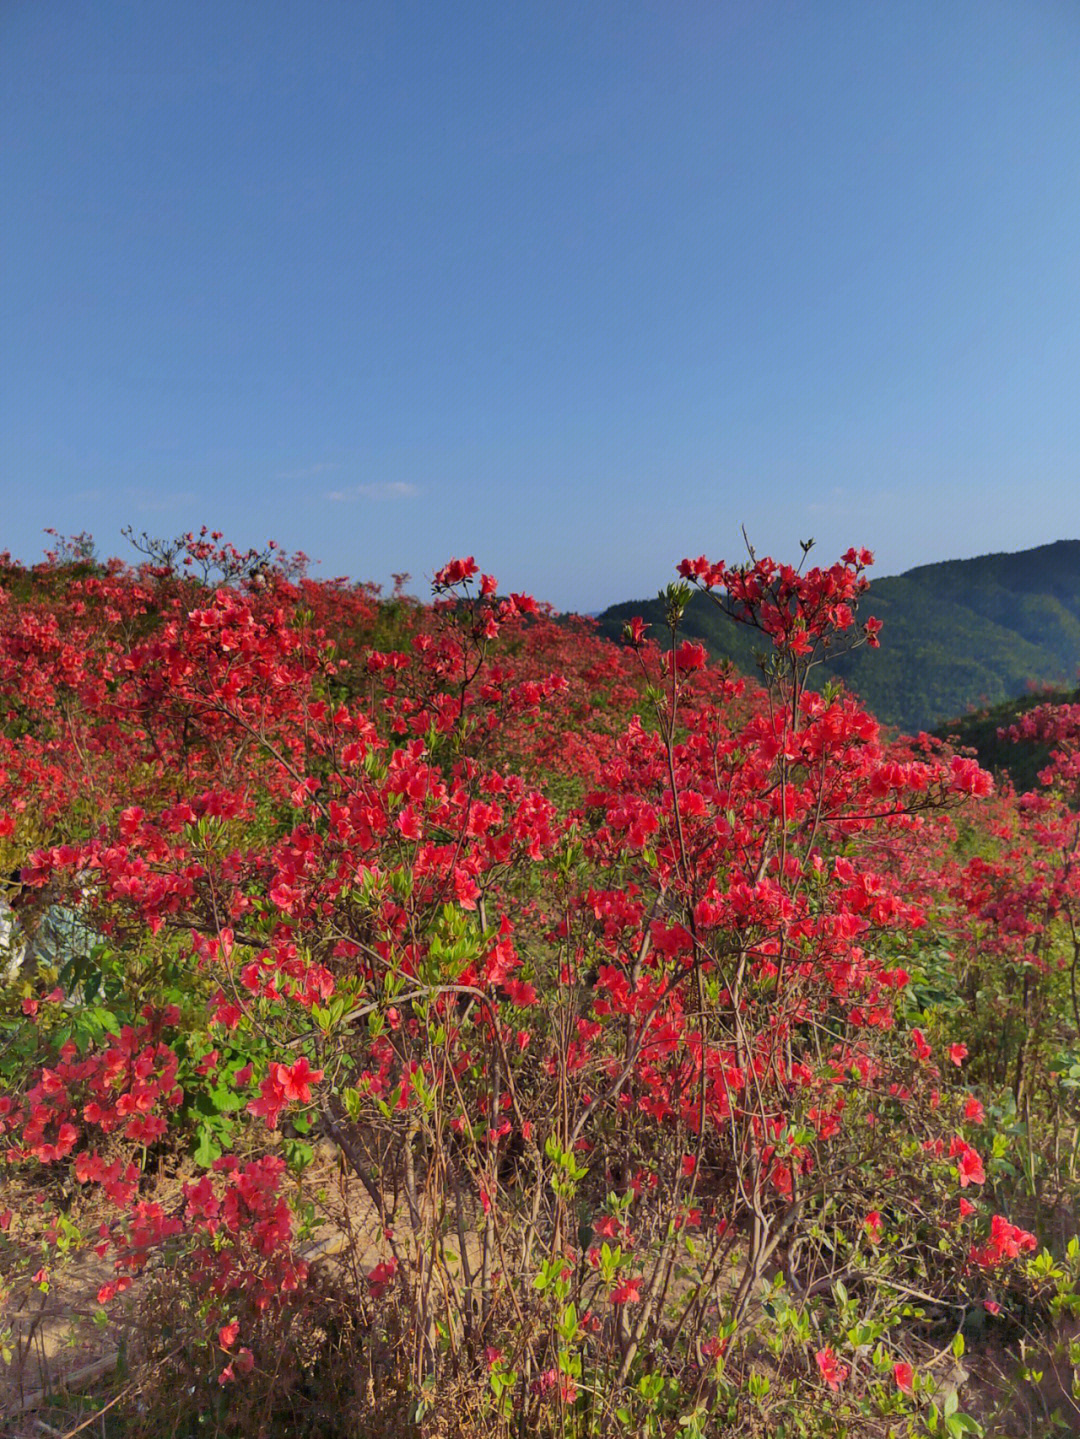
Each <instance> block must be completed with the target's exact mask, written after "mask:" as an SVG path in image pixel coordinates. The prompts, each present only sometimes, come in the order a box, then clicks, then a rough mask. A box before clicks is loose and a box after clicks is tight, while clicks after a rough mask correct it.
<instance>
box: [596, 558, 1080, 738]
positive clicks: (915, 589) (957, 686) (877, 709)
mask: <svg viewBox="0 0 1080 1439" xmlns="http://www.w3.org/2000/svg"><path fill="white" fill-rule="evenodd" d="M633 615H641V616H642V618H643V619H645V620H647V621H649V622H650V623H652V624H653V625H654V626H655V628H654V629H653V631H652V633H653V635H654V636H657V637H660V636H661V635H662V633H663V628H664V626H663V614H662V607H661V605H660V603H659V601H658V600H643V601H637V602H627V603H625V604H618V605H612V606H611V607H610V608H609V609H606V610H604V611H603V613H602V614H601V615H600V616H599V623H600V626H601V629H602V630H603V632H604V633H605V634H608V635H611V636H612V637H613V638H618V636H619V635H620V634H621V632H622V626H623V625H624V624H625V622H626V621H627V620H628V619H630V618H631V617H632V616H633ZM868 615H876V616H877V617H878V618H879V619H880V620H881V621H882V631H881V648H880V649H878V650H869V649H860V650H856V651H855V652H854V653H853V654H850V655H844V656H840V657H838V658H837V659H836V660H834V661H831V662H830V663H829V664H828V665H827V666H822V668H821V669H819V670H817V671H816V674H817V675H818V676H819V681H818V682H819V683H820V682H821V680H822V679H823V678H826V677H828V675H830V674H837V675H840V676H842V677H843V679H844V681H845V683H846V684H847V685H848V686H849V687H850V688H851V689H853V690H855V691H856V692H857V693H858V694H859V696H860V697H861V699H862V701H863V703H864V704H865V705H866V706H867V708H868V709H870V710H871V711H872V712H873V713H874V714H876V715H877V717H878V718H879V719H880V720H882V721H883V722H884V723H885V724H890V725H895V726H897V727H898V728H900V729H902V730H907V731H916V730H920V729H932V728H933V727H934V726H935V725H938V724H941V723H942V722H944V721H946V720H948V719H951V718H953V717H955V716H957V715H962V714H964V712H965V711H967V710H970V709H972V707H975V706H978V707H983V708H985V707H986V706H992V705H995V704H999V703H1001V702H1002V701H1005V700H1009V699H1013V698H1015V697H1017V696H1019V695H1023V694H1024V693H1026V692H1027V691H1029V689H1030V688H1031V686H1032V685H1037V686H1044V685H1058V686H1063V687H1068V686H1070V685H1071V684H1072V683H1074V682H1075V679H1076V675H1077V670H1078V668H1080V540H1059V541H1057V543H1056V544H1052V545H1040V546H1039V547H1038V548H1037V549H1033V550H1020V551H1018V552H1017V553H1015V554H999V555H982V556H980V557H979V558H978V559H973V560H945V561H943V562H942V563H940V564H935V565H919V566H918V567H917V568H916V569H913V570H907V571H906V572H905V573H904V574H902V575H894V576H891V577H888V578H885V579H879V580H872V582H871V586H870V592H869V594H868V595H867V597H866V599H865V600H864V601H863V603H862V605H861V606H860V610H859V618H860V620H864V619H865V618H866V617H867V616H868ZM685 632H686V634H687V635H688V636H690V637H692V638H694V639H698V640H700V641H701V642H702V643H704V644H705V645H706V646H707V647H708V649H709V651H710V653H711V654H712V655H713V657H714V658H716V659H729V660H731V661H732V662H733V663H734V664H735V665H736V666H737V667H738V668H739V669H742V670H745V671H746V672H748V673H752V672H753V671H754V668H755V663H756V661H755V655H756V653H757V652H759V651H760V650H761V649H762V645H761V640H760V637H759V636H757V635H755V634H753V633H752V632H750V631H747V630H744V629H743V628H742V627H741V626H736V625H734V624H732V623H731V621H729V620H727V619H726V618H725V617H724V616H723V615H722V614H721V613H720V612H719V610H718V609H717V608H716V606H715V605H714V604H713V603H712V602H711V601H710V600H708V599H706V598H705V597H703V596H701V595H695V596H694V598H693V600H692V601H691V603H690V605H689V606H688V608H687V612H686V616H685Z"/></svg>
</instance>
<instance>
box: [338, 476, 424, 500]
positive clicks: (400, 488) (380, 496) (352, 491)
mask: <svg viewBox="0 0 1080 1439" xmlns="http://www.w3.org/2000/svg"><path fill="white" fill-rule="evenodd" d="M415 494H419V490H418V489H417V487H416V485H410V484H409V483H408V482H407V481H406V480H384V481H380V482H379V483H376V484H371V485H350V486H349V488H348V489H347V490H327V492H326V494H325V495H324V496H323V498H324V499H327V500H331V501H333V503H334V504H347V503H348V502H349V501H350V500H407V499H410V498H411V497H412V496H413V495H415Z"/></svg>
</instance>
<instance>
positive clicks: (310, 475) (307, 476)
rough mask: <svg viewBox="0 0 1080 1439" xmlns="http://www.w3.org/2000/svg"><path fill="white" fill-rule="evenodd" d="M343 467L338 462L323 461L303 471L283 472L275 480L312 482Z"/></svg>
mask: <svg viewBox="0 0 1080 1439" xmlns="http://www.w3.org/2000/svg"><path fill="white" fill-rule="evenodd" d="M340 468H341V466H340V465H339V464H338V462H337V461H336V460H323V461H321V462H320V463H319V464H317V465H308V466H307V468H306V469H303V470H282V471H281V472H280V474H277V475H275V476H274V479H275V480H311V479H314V478H315V476H316V475H325V474H327V473H328V472H329V471H330V470H339V469H340Z"/></svg>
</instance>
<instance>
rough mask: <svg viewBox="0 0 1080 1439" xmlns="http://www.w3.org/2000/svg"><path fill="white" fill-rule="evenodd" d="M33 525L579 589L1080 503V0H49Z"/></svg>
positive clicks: (10, 225)
mask: <svg viewBox="0 0 1080 1439" xmlns="http://www.w3.org/2000/svg"><path fill="white" fill-rule="evenodd" d="M0 193H2V194H3V196H4V203H3V207H2V215H0V373H2V383H0V485H2V492H0V493H2V498H3V500H4V505H3V528H2V532H0V545H3V546H6V547H8V548H10V549H11V550H13V551H14V552H15V553H16V554H17V555H19V556H21V557H22V558H24V559H32V558H36V557H37V556H38V555H39V554H40V552H41V549H42V547H43V543H44V542H43V539H42V536H41V531H42V529H43V528H44V527H45V526H46V525H53V526H55V527H57V528H58V529H60V530H62V531H66V532H69V533H70V532H75V531H77V530H82V529H89V530H91V531H92V532H93V533H94V535H95V536H96V538H97V539H98V542H99V549H100V550H102V551H104V552H106V553H118V552H121V551H122V549H123V541H122V540H121V539H120V537H119V531H120V528H121V526H122V525H124V524H125V523H131V524H134V525H135V526H136V528H145V529H147V530H149V531H150V532H151V533H155V534H165V533H170V534H171V533H176V532H178V531H180V530H184V529H188V528H191V527H195V526H198V525H200V524H202V523H204V522H205V523H208V524H210V525H213V526H216V527H218V528H220V529H223V530H224V531H225V532H226V533H227V534H228V536H229V537H230V538H232V539H233V540H234V541H236V542H237V543H239V544H242V545H246V544H248V543H257V542H262V541H263V540H265V539H266V538H268V537H271V536H272V537H274V538H276V539H278V540H279V541H281V542H282V543H283V544H285V545H286V546H288V547H289V548H302V549H304V550H306V551H307V552H308V553H309V554H311V555H312V556H313V557H315V558H317V559H318V560H320V561H321V565H320V568H319V569H318V570H317V571H316V573H322V574H350V575H353V576H355V577H357V578H374V579H379V580H386V579H387V577H388V576H389V575H390V574H391V572H392V571H395V570H408V571H410V572H411V573H412V574H413V576H414V588H415V589H416V590H418V591H421V592H422V591H423V589H424V578H425V576H430V574H431V572H432V570H433V569H434V568H435V567H436V566H437V565H439V564H441V563H442V562H443V561H444V560H445V559H447V558H448V557H449V556H450V555H452V554H463V553H474V554H475V555H476V557H477V559H478V561H480V563H481V564H482V565H483V566H484V567H485V568H486V569H489V570H492V571H494V572H495V573H496V574H497V575H498V576H499V578H500V580H501V581H502V582H503V583H504V584H505V585H507V586H508V587H513V588H515V589H529V590H532V591H533V592H535V593H536V594H538V595H539V596H541V597H543V598H547V599H550V600H552V601H553V602H554V603H556V604H557V605H559V606H560V607H580V608H583V609H593V608H598V607H600V606H602V605H604V604H607V603H609V602H612V601H614V600H617V599H625V598H629V597H638V596H641V595H647V594H649V593H652V592H653V591H655V589H656V588H657V586H659V585H660V584H662V583H665V582H666V581H667V580H668V579H669V578H670V577H671V575H672V573H673V566H674V565H675V563H676V562H677V561H678V560H679V559H680V558H681V557H682V556H683V555H684V554H687V553H690V554H698V553H701V552H705V553H706V554H708V555H710V556H711V557H715V558H720V557H727V558H732V557H736V556H737V555H738V554H739V552H740V546H741V538H740V526H741V525H743V524H745V525H746V527H747V530H748V532H749V534H750V537H751V539H752V540H753V542H754V544H755V546H756V547H757V548H758V549H759V551H761V552H771V553H774V554H777V555H779V556H782V557H793V556H795V555H796V554H797V542H798V540H799V539H800V538H802V537H805V536H808V535H814V536H816V537H817V539H818V545H819V548H818V554H819V556H820V557H821V558H823V559H832V558H833V557H834V556H835V554H836V553H837V552H838V551H839V550H841V549H843V548H846V546H847V545H849V544H853V543H854V544H865V545H869V546H870V547H872V548H873V549H874V550H875V551H876V552H877V555H878V567H877V568H878V572H879V573H894V572H896V571H897V570H900V569H904V568H907V567H909V566H911V565H914V564H918V563H922V562H926V561H931V560H936V559H943V558H950V557H959V556H966V555H972V554H980V553H985V552H987V551H990V550H1001V549H1021V548H1025V547H1027V546H1029V545H1034V544H1039V543H1042V542H1045V541H1049V540H1053V539H1058V538H1065V537H1068V538H1072V537H1076V536H1077V535H1078V534H1080V10H1078V9H1077V6H1076V5H1075V3H1073V0H1060V3H1052V0H1024V3H1020V0H1012V3H997V0H970V3H968V0H950V3H949V4H945V5H942V4H939V3H937V0H922V3H905V0H855V3H850V4H848V3H841V0H815V3H810V0H805V3H779V0H755V2H754V3H743V0H709V3H696V0H655V3H635V0H624V3H619V4H606V3H597V4H581V3H579V0H574V3H563V0H517V3H513V4H506V3H505V0H499V3H491V4H476V3H467V0H460V3H455V4H446V3H429V4H413V3H408V0H397V3H386V4H383V3H378V0H364V3H361V0H349V3H342V4H339V3H333V0H310V2H309V3H301V0H294V3H274V0H259V3H254V0H252V3H245V4H239V3H233V0H204V3H193V0H168V3H159V0H134V3H121V0H86V3H80V0H32V3H30V0H13V3H9V4H7V5H5V6H4V7H3V8H2V11H0Z"/></svg>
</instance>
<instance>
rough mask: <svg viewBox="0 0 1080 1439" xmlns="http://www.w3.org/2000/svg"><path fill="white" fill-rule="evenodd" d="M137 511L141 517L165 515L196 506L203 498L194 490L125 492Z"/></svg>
mask: <svg viewBox="0 0 1080 1439" xmlns="http://www.w3.org/2000/svg"><path fill="white" fill-rule="evenodd" d="M125 494H126V495H127V498H128V499H129V500H130V501H131V502H132V504H133V505H134V507H135V511H136V513H137V514H140V515H163V514H167V513H168V512H169V511H170V510H179V509H183V508H185V507H186V506H190V505H194V504H196V503H197V502H199V501H200V499H201V497H200V496H199V495H197V494H196V493H195V491H194V490H172V491H169V490H165V491H162V490H139V489H129V490H126V491H125Z"/></svg>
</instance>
